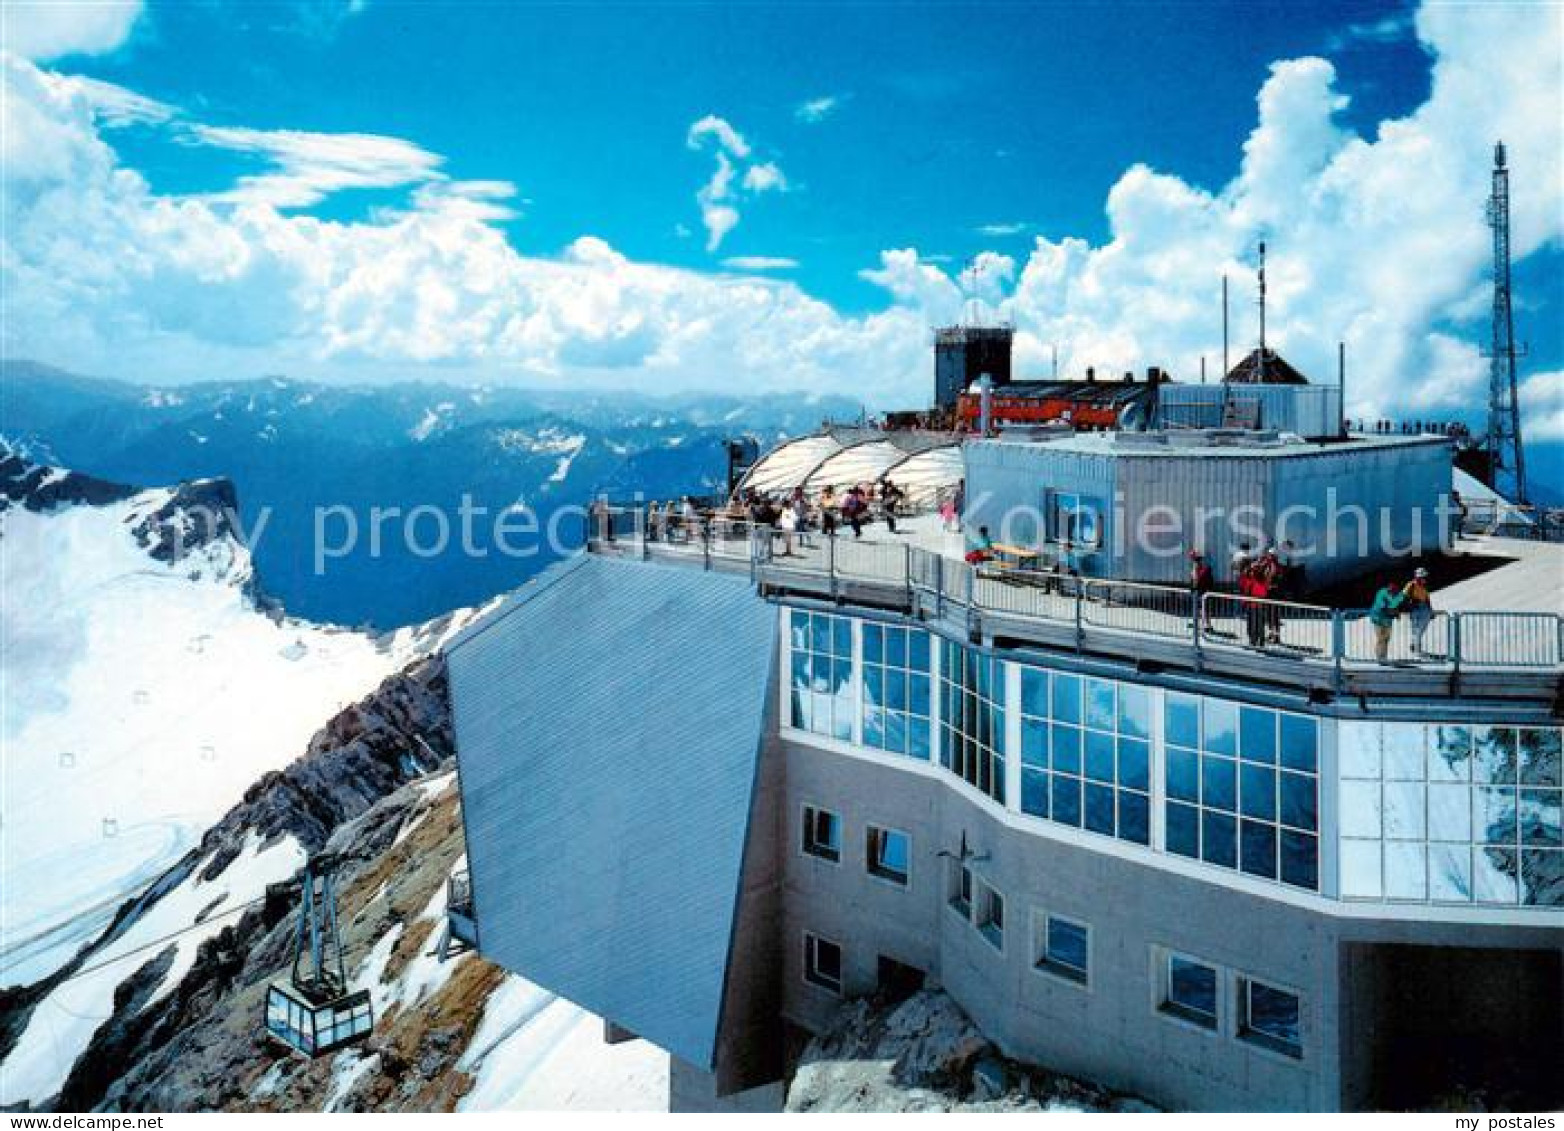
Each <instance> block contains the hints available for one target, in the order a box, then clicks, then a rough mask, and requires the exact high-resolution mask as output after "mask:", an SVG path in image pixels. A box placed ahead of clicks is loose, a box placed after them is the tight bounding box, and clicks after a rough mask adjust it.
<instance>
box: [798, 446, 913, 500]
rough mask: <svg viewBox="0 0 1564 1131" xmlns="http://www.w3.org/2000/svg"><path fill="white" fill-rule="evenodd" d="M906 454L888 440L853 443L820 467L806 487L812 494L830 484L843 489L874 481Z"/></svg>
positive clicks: (805, 484) (905, 456)
mask: <svg viewBox="0 0 1564 1131" xmlns="http://www.w3.org/2000/svg"><path fill="white" fill-rule="evenodd" d="M906 458H907V453H906V452H904V451H902V450H901V449H900V448H898V447H897V446H896V445H895V444H893V443H891V442H890V441H889V440H871V441H869V442H867V443H863V444H854V445H852V446H851V447H848V448H843V449H842V450H841V451H839V452H837V453H836V454H835V455H834V456H831V457H830V458H829V459H827V460H826V461H825V462H824V463H822V464H821V465H820V466H819V467H817V468H816V469H815V472H814V474H813V475H811V476H810V477H809V479H808V480H807V481H806V482H805V483H804V490H805V491H807V492H808V493H809V494H811V495H813V494H816V493H818V492H820V491H823V490H825V488H827V487H835V488H836V489H837V490H841V489H843V488H846V487H851V486H853V485H854V484H855V483H873V482H875V481H877V480H878V479H879V478H880V476H882V475H884V474H885V472H886V470H887V469H888V468H892V467H895V466H896V465H897V464H899V463H901V462H902V461H903V460H905V459H906Z"/></svg>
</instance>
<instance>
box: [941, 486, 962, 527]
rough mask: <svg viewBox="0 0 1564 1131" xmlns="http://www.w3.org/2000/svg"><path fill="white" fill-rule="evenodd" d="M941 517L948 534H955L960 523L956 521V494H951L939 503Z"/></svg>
mask: <svg viewBox="0 0 1564 1131" xmlns="http://www.w3.org/2000/svg"><path fill="white" fill-rule="evenodd" d="M939 518H940V523H941V524H942V525H943V526H944V527H945V533H946V534H954V533H955V532H956V530H957V529H958V527H959V524H958V523H957V521H956V497H955V496H954V495H951V496H949V497H948V498H946V500H945V501H944V502H942V503H941V504H940V505H939Z"/></svg>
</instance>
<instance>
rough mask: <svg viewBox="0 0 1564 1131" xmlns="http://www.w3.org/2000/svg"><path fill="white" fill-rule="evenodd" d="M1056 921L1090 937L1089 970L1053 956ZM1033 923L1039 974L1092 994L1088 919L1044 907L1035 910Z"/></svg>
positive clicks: (1035, 966) (1034, 959)
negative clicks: (1051, 945) (1052, 929)
mask: <svg viewBox="0 0 1564 1131" xmlns="http://www.w3.org/2000/svg"><path fill="white" fill-rule="evenodd" d="M1055 919H1057V920H1059V922H1061V923H1064V924H1067V925H1068V926H1071V927H1078V928H1079V929H1080V930H1081V931H1082V932H1083V933H1084V935H1085V938H1086V967H1085V968H1084V969H1078V968H1076V967H1074V966H1071V965H1070V964H1069V963H1066V962H1060V961H1058V960H1056V959H1054V958H1052V957H1051V956H1050V955H1049V950H1048V942H1049V939H1048V935H1049V931H1048V927H1049V924H1050V923H1052V922H1053V921H1054V920H1055ZM1032 924H1033V926H1032V931H1033V939H1032V955H1033V957H1032V969H1033V970H1034V971H1036V972H1037V973H1039V974H1044V975H1047V976H1048V977H1050V978H1053V979H1055V980H1056V981H1059V982H1063V983H1064V984H1066V985H1071V986H1075V987H1076V988H1077V989H1082V990H1088V991H1089V990H1090V989H1091V988H1092V925H1091V924H1090V923H1087V922H1085V921H1084V920H1081V919H1076V918H1073V917H1072V916H1069V915H1062V914H1059V913H1057V912H1053V911H1045V910H1043V909H1041V908H1039V909H1037V910H1036V911H1034V913H1033V917H1032Z"/></svg>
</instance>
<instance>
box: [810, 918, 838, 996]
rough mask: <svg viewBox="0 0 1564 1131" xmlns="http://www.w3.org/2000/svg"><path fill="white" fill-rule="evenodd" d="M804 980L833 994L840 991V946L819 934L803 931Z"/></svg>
mask: <svg viewBox="0 0 1564 1131" xmlns="http://www.w3.org/2000/svg"><path fill="white" fill-rule="evenodd" d="M804 981H806V982H808V983H809V984H810V985H811V986H819V987H820V988H821V989H822V990H830V991H831V992H832V993H833V994H839V993H841V992H842V948H841V947H840V946H838V945H837V944H836V943H834V942H831V941H830V940H829V939H823V938H821V937H820V936H819V935H812V934H809V933H808V932H807V931H806V932H805V933H804Z"/></svg>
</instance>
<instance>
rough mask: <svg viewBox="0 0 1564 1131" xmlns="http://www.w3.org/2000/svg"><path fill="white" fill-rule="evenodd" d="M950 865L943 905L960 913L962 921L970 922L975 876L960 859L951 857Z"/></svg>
mask: <svg viewBox="0 0 1564 1131" xmlns="http://www.w3.org/2000/svg"><path fill="white" fill-rule="evenodd" d="M950 866H951V870H950V873H949V876H948V880H947V884H948V887H949V892H948V894H947V895H946V898H945V906H947V907H949V908H950V909H951V910H952V911H954V912H955V913H956V914H957V915H960V916H961V918H962V920H963V921H964V922H968V923H970V922H972V908H973V895H974V892H975V887H976V883H977V878H976V877H975V876H974V875H973V874H972V868H971V867H970V866H969V865H968V864H967V863H965V862H964V861H962V860H957V859H955V858H954V857H952V858H951V861H950Z"/></svg>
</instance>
